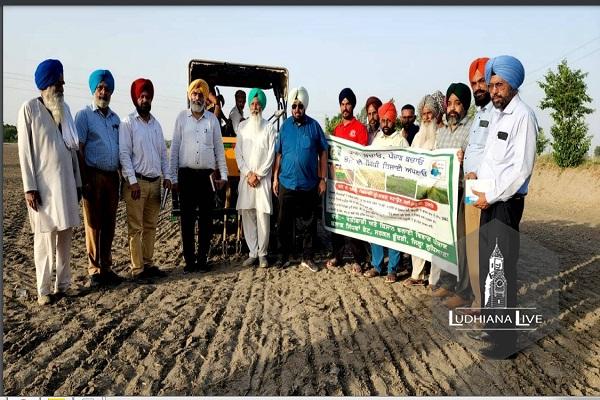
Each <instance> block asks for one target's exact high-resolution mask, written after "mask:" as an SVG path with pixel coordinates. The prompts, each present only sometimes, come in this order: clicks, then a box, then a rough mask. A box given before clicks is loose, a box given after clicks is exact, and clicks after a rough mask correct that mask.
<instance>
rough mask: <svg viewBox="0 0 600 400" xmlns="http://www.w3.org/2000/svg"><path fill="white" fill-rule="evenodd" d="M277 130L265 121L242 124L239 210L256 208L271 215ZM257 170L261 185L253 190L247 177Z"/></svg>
mask: <svg viewBox="0 0 600 400" xmlns="http://www.w3.org/2000/svg"><path fill="white" fill-rule="evenodd" d="M275 139H276V131H275V128H274V127H273V125H272V124H270V123H268V122H267V120H265V119H264V118H261V119H260V124H255V123H254V121H252V119H247V120H245V121H242V123H241V124H240V132H239V134H238V136H237V143H236V146H235V159H236V161H237V164H238V167H239V169H240V183H239V186H238V200H237V204H236V208H237V209H238V210H247V209H256V211H257V212H261V213H265V214H271V212H272V208H273V207H272V203H271V176H272V168H273V159H274V158H275ZM250 171H253V172H254V173H256V175H258V176H259V177H260V183H259V184H258V186H257V187H255V188H253V187H251V186H250V185H248V179H247V175H248V173H249V172H250Z"/></svg>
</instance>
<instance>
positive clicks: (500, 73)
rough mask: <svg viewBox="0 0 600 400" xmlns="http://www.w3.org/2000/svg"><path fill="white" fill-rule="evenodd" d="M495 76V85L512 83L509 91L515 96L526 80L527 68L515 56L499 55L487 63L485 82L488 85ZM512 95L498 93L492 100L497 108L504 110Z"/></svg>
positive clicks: (500, 85) (500, 86)
mask: <svg viewBox="0 0 600 400" xmlns="http://www.w3.org/2000/svg"><path fill="white" fill-rule="evenodd" d="M493 76H496V78H495V79H494V83H493V84H494V85H498V87H499V88H502V87H503V85H504V83H507V84H508V85H510V90H508V91H507V93H512V96H514V94H516V92H517V90H518V89H519V87H520V86H521V85H522V84H523V81H524V80H525V69H524V68H523V64H521V61H519V60H517V59H516V58H515V57H513V56H498V57H494V58H492V59H491V60H489V61H488V62H487V63H486V65H485V82H486V83H487V84H488V85H490V84H492V83H491V82H492V77H493ZM499 92H502V90H499ZM490 93H491V90H490ZM512 96H505V95H503V94H497V96H496V100H495V101H494V98H493V96H492V102H494V106H495V107H496V108H499V109H501V110H502V109H504V107H506V106H507V105H508V102H509V101H510V99H512ZM509 97H510V98H509Z"/></svg>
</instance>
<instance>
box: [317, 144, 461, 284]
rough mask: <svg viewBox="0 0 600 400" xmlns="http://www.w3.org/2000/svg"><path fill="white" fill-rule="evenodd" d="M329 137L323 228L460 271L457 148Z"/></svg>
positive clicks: (455, 272) (450, 270) (443, 267)
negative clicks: (386, 144)
mask: <svg viewBox="0 0 600 400" xmlns="http://www.w3.org/2000/svg"><path fill="white" fill-rule="evenodd" d="M327 140H328V142H329V160H328V178H329V179H328V183H327V193H326V197H325V207H324V208H323V213H324V216H323V221H324V223H325V228H326V229H327V230H329V231H332V232H336V233H339V234H342V235H345V236H351V237H354V238H357V239H361V240H364V241H366V242H368V243H376V244H379V245H382V246H385V247H389V248H393V249H396V250H400V251H402V252H406V253H410V254H413V255H415V256H418V257H421V258H423V259H425V260H428V261H433V262H434V263H435V264H436V265H437V266H439V267H440V268H442V269H444V270H446V271H448V272H450V273H452V274H454V275H457V276H458V267H457V264H458V256H457V246H456V243H457V240H456V237H457V236H456V215H457V201H458V177H459V170H460V167H459V164H458V159H457V157H456V151H457V150H458V149H442V150H433V151H427V150H417V149H395V148H390V147H386V148H381V147H379V148H378V147H373V146H369V147H363V146H360V145H358V144H356V143H353V142H350V141H348V140H344V139H340V138H336V137H328V139H327Z"/></svg>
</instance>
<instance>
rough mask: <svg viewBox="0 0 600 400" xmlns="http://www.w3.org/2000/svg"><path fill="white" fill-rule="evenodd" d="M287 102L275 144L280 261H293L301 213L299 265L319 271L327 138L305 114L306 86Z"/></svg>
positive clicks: (317, 125) (295, 91) (306, 101)
mask: <svg viewBox="0 0 600 400" xmlns="http://www.w3.org/2000/svg"><path fill="white" fill-rule="evenodd" d="M288 103H289V104H290V105H291V107H292V116H291V117H289V118H288V119H286V120H285V121H284V123H283V125H282V126H281V130H280V132H279V138H278V139H277V143H276V144H275V168H274V170H275V172H274V174H273V175H274V179H273V192H274V193H275V195H276V196H278V198H279V219H278V227H279V232H278V233H279V245H280V258H279V260H278V262H277V264H278V265H279V266H281V267H287V266H289V265H290V260H289V258H290V255H291V254H292V253H293V252H294V248H293V245H294V241H293V238H292V235H293V227H294V222H295V219H296V216H300V217H301V218H302V220H303V223H302V224H298V225H297V226H296V230H297V231H299V233H300V234H301V236H302V238H303V243H302V245H303V246H302V249H303V251H302V261H301V263H300V265H301V266H303V267H305V268H307V269H309V270H310V271H312V272H317V271H318V270H319V268H318V267H317V265H316V264H315V263H314V260H313V243H314V241H315V239H316V236H317V216H318V215H317V210H318V206H319V203H320V201H321V196H322V195H323V193H325V188H326V176H327V175H326V173H327V140H326V139H325V134H324V133H323V129H322V128H321V125H319V123H318V122H317V121H315V120H314V119H312V118H311V117H309V116H308V115H306V108H307V107H308V92H307V90H306V89H305V88H304V87H302V86H300V87H298V88H294V89H292V90H291V91H290V94H289V96H288Z"/></svg>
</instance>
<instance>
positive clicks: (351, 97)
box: [339, 88, 356, 107]
mask: <svg viewBox="0 0 600 400" xmlns="http://www.w3.org/2000/svg"><path fill="white" fill-rule="evenodd" d="M339 99H340V104H342V100H344V99H348V101H349V102H350V104H352V107H354V106H356V95H355V94H354V92H353V91H352V89H350V88H345V89H342V91H341V92H340V96H339Z"/></svg>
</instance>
